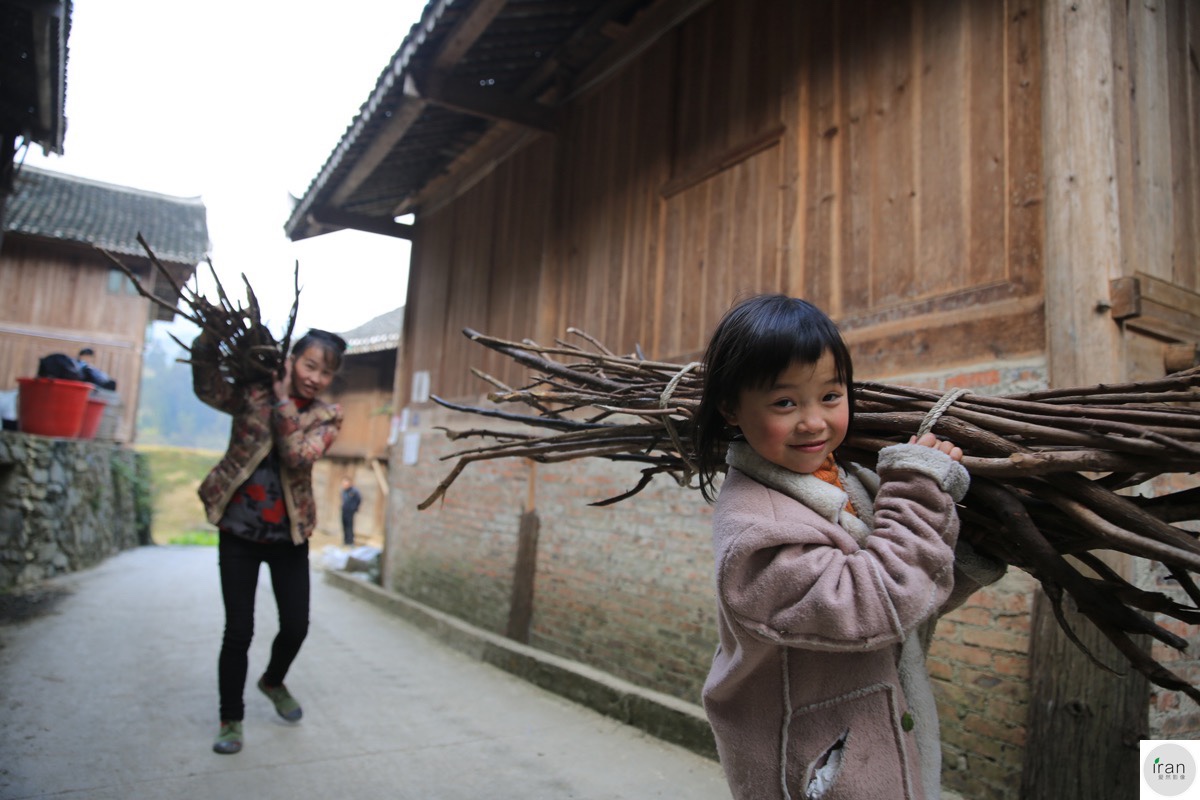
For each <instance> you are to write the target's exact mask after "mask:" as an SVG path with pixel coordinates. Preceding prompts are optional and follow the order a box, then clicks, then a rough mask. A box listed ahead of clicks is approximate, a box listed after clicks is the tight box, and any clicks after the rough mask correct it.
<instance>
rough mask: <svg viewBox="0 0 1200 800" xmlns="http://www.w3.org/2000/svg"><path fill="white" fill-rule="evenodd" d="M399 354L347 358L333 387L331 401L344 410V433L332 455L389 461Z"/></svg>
mask: <svg viewBox="0 0 1200 800" xmlns="http://www.w3.org/2000/svg"><path fill="white" fill-rule="evenodd" d="M395 370H396V351H395V350H381V351H379V352H376V353H364V354H362V355H352V356H347V357H346V359H345V360H344V363H343V364H342V368H341V370H339V371H338V374H337V377H336V378H334V381H333V384H332V386H331V387H330V390H329V392H328V393H327V394H328V399H329V400H330V401H331V402H334V403H338V404H339V405H341V407H342V413H343V415H344V421H343V422H342V430H341V432H340V433H338V437H337V439H336V440H335V441H334V443H333V446H332V447H331V448H330V449H329V453H328V455H330V456H336V457H340V458H357V459H363V460H368V459H372V458H378V459H385V460H386V459H387V457H388V453H387V440H388V432H389V430H390V429H391V423H392V384H393V377H394V373H395Z"/></svg>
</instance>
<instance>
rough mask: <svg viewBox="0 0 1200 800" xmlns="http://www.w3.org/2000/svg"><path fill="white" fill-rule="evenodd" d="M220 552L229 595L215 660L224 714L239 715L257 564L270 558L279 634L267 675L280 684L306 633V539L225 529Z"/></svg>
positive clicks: (224, 586)
mask: <svg viewBox="0 0 1200 800" xmlns="http://www.w3.org/2000/svg"><path fill="white" fill-rule="evenodd" d="M218 555H219V561H220V566H221V596H222V598H223V599H224V600H225V636H224V638H223V639H222V641H221V657H220V658H219V659H218V661H217V687H218V690H219V691H220V694H221V719H222V720H240V719H242V718H243V716H244V715H245V711H246V707H245V704H244V702H243V695H244V693H245V690H246V672H247V670H248V669H249V652H250V640H251V639H252V638H254V594H255V590H256V589H257V588H258V572H259V569H258V568H259V565H260V564H262V563H263V562H266V564H267V567H268V568H270V570H271V586H272V587H273V588H274V590H275V605H276V607H277V608H278V609H279V634H278V635H277V636H276V637H275V641H274V642H273V643H272V645H271V661H270V663H268V664H267V669H266V672H264V673H263V679H264V680H265V681H266V682H267V684H269V685H271V686H278V685H279V684H281V683H283V679H284V676H286V675H287V671H288V668H289V667H291V665H292V661H294V660H295V658H296V654H297V653H299V652H300V645H301V644H302V643H303V642H304V637H305V636H307V635H308V602H309V576H308V570H309V567H308V542H305V543H304V544H302V545H294V544H291V543H290V542H288V543H284V544H260V543H258V542H252V541H250V540H249V539H243V538H241V537H240V536H235V535H234V534H231V533H222V534H221V539H220V546H219V548H218Z"/></svg>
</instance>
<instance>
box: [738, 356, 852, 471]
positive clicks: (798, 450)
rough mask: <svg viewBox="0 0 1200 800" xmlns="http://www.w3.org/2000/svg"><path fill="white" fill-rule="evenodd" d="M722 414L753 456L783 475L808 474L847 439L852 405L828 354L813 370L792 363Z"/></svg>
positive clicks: (745, 391)
mask: <svg viewBox="0 0 1200 800" xmlns="http://www.w3.org/2000/svg"><path fill="white" fill-rule="evenodd" d="M722 414H723V416H724V417H725V421H726V422H728V423H729V424H730V425H733V426H735V427H737V428H740V429H741V432H742V435H743V436H745V437H746V442H747V444H749V445H750V446H751V447H752V448H754V452H756V453H758V454H759V455H760V456H762V457H763V458H765V459H766V460H767V461H770V462H771V463H772V464H777V465H779V466H781V467H783V468H784V469H787V470H791V471H792V472H799V473H804V474H808V473H811V472H814V471H815V470H816V469H817V468H818V467H820V466H821V464H822V463H823V462H824V461H825V459H826V457H828V456H829V454H830V453H832V452H833V451H834V450H836V449H837V447H838V445H840V444H841V443H842V440H844V439H845V438H846V430H847V428H848V427H849V425H850V402H849V397H848V393H847V391H846V385H845V384H844V383H842V382H841V381H839V380H838V378H837V369H836V366H835V364H834V358H833V354H832V353H831V352H829V351H828V350H826V351H825V352H824V353H823V354H822V355H821V358H820V359H818V360H817V362H816V363H815V364H802V363H800V362H798V361H793V362H792V363H791V364H790V365H789V366H788V367H787V369H785V370H784V371H783V372H781V373H779V375H778V376H776V378H775V382H774V383H773V385H771V386H769V387H766V388H755V389H742V391H741V392H740V393H739V394H738V402H737V406H736V407H735V408H732V409H725V410H722Z"/></svg>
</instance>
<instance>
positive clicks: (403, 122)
mask: <svg viewBox="0 0 1200 800" xmlns="http://www.w3.org/2000/svg"><path fill="white" fill-rule="evenodd" d="M424 110H425V101H423V100H420V99H414V98H413V97H412V94H411V93H409V92H408V90H407V87H406V99H405V101H404V102H403V103H401V104H400V107H399V108H397V109H396V110H395V111H394V112H393V113H392V117H391V119H390V120H389V121H388V124H387V125H386V126H385V127H384V128H383V129H382V130H381V131H380V132H379V133H377V134H376V135H375V138H374V139H372V140H371V144H370V145H369V146H368V147H367V150H366V152H365V153H363V154H362V155H361V156H359V157H358V159H357V160H356V161H355V162H354V166H353V167H352V168H351V169H350V172H349V173H348V174H347V175H346V177H345V178H343V179H342V182H341V183H340V184H339V185H338V188H337V191H335V192H334V193H333V196H332V197H331V198H330V205H334V206H337V205H341V204H342V203H344V202H346V199H347V198H348V197H350V195H352V194H354V192H355V191H357V189H358V187H359V186H361V185H362V184H363V182H364V181H365V180H366V179H367V178H369V177H371V174H372V173H374V172H375V170H376V168H377V167H378V166H379V165H380V164H382V163H383V160H384V159H385V158H387V157H388V154H389V153H391V152H392V148H393V147H395V146H396V144H398V143H399V141H400V140H401V139H403V138H404V134H406V133H408V129H409V128H411V127H412V125H413V123H414V122H416V121H417V117H419V116H421V112H422V111H424Z"/></svg>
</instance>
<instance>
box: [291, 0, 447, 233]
mask: <svg viewBox="0 0 1200 800" xmlns="http://www.w3.org/2000/svg"><path fill="white" fill-rule="evenodd" d="M457 1H458V2H463V0H457ZM455 2H456V0H434V2H431V3H429V4H428V5H427V6H425V9H424V10H423V11H422V12H421V19H420V20H418V21H417V22H415V23H413V26H412V28H410V29H409V31H408V36H406V37H404V41H403V42H401V43H400V47H399V48H398V49H397V50H396V54H395V55H394V56H392V60H391V62H390V63H389V64H388V65H387V66H386V67H384V69H383V71H382V72H381V73H380V74H379V78H378V79H377V80H376V81H375V88H374V89H373V90H372V91H371V94H370V95H369V96H368V97H367V100H366V102H364V103H363V104H362V105H361V106H359V110H358V114H357V115H355V117H354V119H353V120H351V122H350V124H349V125H348V126H347V127H346V132H345V133H343V134H342V138H341V140H340V141H339V142H338V143H337V145H336V146H335V147H334V149H333V152H332V153H330V154H329V158H327V159H326V160H325V164H324V165H323V166H322V167H321V169H320V171H318V172H317V176H316V177H315V178H313V180H312V182H311V183H309V185H308V189H306V190H305V192H304V196H303V197H301V198H300V199H299V201H298V202H297V203H296V206H295V207H294V208H293V209H292V213H291V216H289V217H288V220H287V222H286V223H285V224H284V231H286V232H287V233H288V235H291V234H292V233H293V232H295V230H296V229H297V228H299V226H300V223H301V221H302V220H303V219H304V217H305V216H307V215H308V212H309V210H310V209H311V208H312V204H313V201H314V200H315V199H316V195H317V194H318V193H319V192H320V191H321V190H322V189H323V188H325V184H326V183H327V182H328V181H329V180H330V178H332V177H333V174H334V172H336V171H337V168H338V166H340V165H341V163H342V159H343V158H345V156H346V153H347V152H348V151H349V150H350V148H351V147H353V146H354V144H355V142H356V141H357V140H358V137H359V136H360V135H362V132H363V130H364V129H365V128H366V127H367V125H368V124H369V123H370V122H371V120H372V119H373V117H374V114H375V111H376V109H378V108H379V106H380V104H381V103H383V101H384V99H385V98H386V97H387V95H388V94H389V93H390V92H391V91H392V88H393V87H394V86H395V85H396V83H397V82H398V81H399V80H400V78H401V76H402V75H403V74H404V70H405V69H406V68H407V67H408V64H409V62H410V61H411V60H412V57H413V55H414V54H415V53H416V52H417V49H418V48H419V47H420V46H421V45H422V44H424V43H425V40H426V39H427V38H428V36H429V34H431V33H432V32H433V31H434V29H435V28H436V27H437V23H438V21H439V20H441V18H442V16H443V15H444V14H445V11H446V9H447V8H448V7H450V6H452V5H454V3H455Z"/></svg>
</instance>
